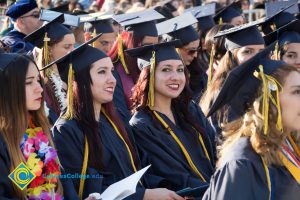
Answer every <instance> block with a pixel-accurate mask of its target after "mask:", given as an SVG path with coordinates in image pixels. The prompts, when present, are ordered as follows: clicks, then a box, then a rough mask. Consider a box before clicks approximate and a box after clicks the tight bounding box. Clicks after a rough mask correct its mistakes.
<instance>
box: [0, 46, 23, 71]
mask: <svg viewBox="0 0 300 200" xmlns="http://www.w3.org/2000/svg"><path fill="white" fill-rule="evenodd" d="M19 56H20V54H16V53H4V52H3V51H1V53H0V73H1V72H2V71H4V70H5V68H6V67H7V66H8V65H9V64H10V63H11V62H13V61H14V60H15V59H16V58H18V57H19Z"/></svg>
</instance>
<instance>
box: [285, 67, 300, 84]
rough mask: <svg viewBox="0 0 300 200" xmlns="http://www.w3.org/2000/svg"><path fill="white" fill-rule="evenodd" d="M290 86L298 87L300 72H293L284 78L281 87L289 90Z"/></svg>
mask: <svg viewBox="0 0 300 200" xmlns="http://www.w3.org/2000/svg"><path fill="white" fill-rule="evenodd" d="M292 86H300V72H297V71H293V72H291V73H290V74H289V75H288V76H287V77H286V80H285V83H284V86H283V87H284V88H289V87H292Z"/></svg>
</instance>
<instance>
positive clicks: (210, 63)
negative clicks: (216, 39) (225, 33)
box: [207, 44, 216, 85]
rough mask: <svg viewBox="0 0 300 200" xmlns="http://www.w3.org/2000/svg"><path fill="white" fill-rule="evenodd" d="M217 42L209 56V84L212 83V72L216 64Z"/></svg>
mask: <svg viewBox="0 0 300 200" xmlns="http://www.w3.org/2000/svg"><path fill="white" fill-rule="evenodd" d="M215 48H216V47H215V44H213V45H212V48H211V52H210V57H209V67H208V81H207V85H210V83H211V80H212V74H213V64H214V57H215V51H216V50H215Z"/></svg>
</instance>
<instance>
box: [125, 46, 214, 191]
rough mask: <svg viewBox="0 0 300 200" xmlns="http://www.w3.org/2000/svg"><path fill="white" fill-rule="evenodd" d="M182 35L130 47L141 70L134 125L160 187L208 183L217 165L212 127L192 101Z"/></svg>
mask: <svg viewBox="0 0 300 200" xmlns="http://www.w3.org/2000/svg"><path fill="white" fill-rule="evenodd" d="M178 42H179V40H176V41H172V42H166V43H160V44H156V45H147V46H144V47H140V48H135V49H130V50H128V51H127V52H128V54H130V55H132V56H137V57H138V65H139V66H140V67H141V69H142V72H141V74H140V77H139V80H138V82H137V84H136V85H135V87H134V90H133V101H134V108H135V110H134V115H133V117H132V118H131V120H130V126H131V128H132V130H133V132H134V138H135V141H136V145H137V147H138V150H139V154H140V157H141V159H142V165H148V164H152V167H151V169H150V171H151V174H152V175H154V176H156V177H158V178H160V179H164V180H165V181H163V182H161V185H160V187H166V188H168V189H171V190H180V189H183V188H186V187H191V188H194V187H198V186H205V185H207V184H208V183H209V180H210V176H211V175H212V173H213V171H214V159H215V156H214V131H213V130H212V129H211V127H210V125H209V123H208V122H207V120H206V118H205V117H204V115H203V113H202V111H201V110H200V108H199V107H198V106H197V104H195V103H194V102H193V101H192V94H191V91H190V89H189V87H188V82H189V80H188V71H187V69H186V68H185V67H184V64H183V62H182V60H181V58H180V56H179V55H178V53H177V52H176V49H175V46H177V44H176V43H178Z"/></svg>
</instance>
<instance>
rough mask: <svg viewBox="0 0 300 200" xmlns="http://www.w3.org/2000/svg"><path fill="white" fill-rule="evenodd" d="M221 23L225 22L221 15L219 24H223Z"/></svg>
mask: <svg viewBox="0 0 300 200" xmlns="http://www.w3.org/2000/svg"><path fill="white" fill-rule="evenodd" d="M221 24H223V19H222V17H220V19H219V25H221Z"/></svg>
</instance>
